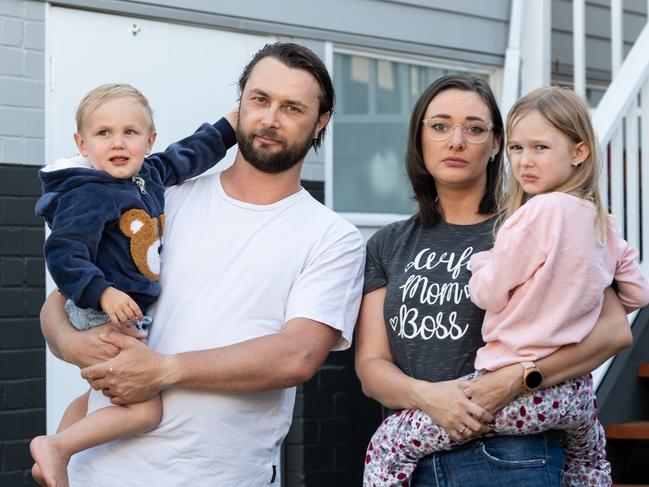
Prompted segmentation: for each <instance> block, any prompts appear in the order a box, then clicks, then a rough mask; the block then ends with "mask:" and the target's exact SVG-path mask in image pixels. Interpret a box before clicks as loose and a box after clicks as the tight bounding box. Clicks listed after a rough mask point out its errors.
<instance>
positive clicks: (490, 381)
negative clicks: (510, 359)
mask: <svg viewBox="0 0 649 487" xmlns="http://www.w3.org/2000/svg"><path fill="white" fill-rule="evenodd" d="M468 384H469V385H468V387H467V388H466V389H465V391H464V393H465V394H466V396H467V397H468V398H469V399H471V400H472V401H473V402H475V403H477V404H479V405H480V406H482V407H483V408H485V409H486V410H487V411H489V412H490V413H492V414H495V413H497V412H498V411H500V410H501V409H502V408H504V407H505V406H507V404H509V403H510V402H512V401H513V400H514V399H515V398H516V396H518V395H519V394H521V393H522V392H523V369H522V368H521V366H520V364H512V365H508V366H506V367H501V368H500V369H498V370H495V371H493V372H486V373H484V374H482V375H479V376H478V377H475V378H473V379H471V380H470V381H468Z"/></svg>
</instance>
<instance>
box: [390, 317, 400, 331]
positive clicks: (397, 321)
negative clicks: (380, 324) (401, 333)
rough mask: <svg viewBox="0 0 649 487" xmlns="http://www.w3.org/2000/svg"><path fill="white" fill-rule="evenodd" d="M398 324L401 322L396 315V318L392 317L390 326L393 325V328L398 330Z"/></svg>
mask: <svg viewBox="0 0 649 487" xmlns="http://www.w3.org/2000/svg"><path fill="white" fill-rule="evenodd" d="M398 324H399V319H398V318H397V317H396V316H395V317H394V318H390V326H391V327H392V330H394V331H397V325H398Z"/></svg>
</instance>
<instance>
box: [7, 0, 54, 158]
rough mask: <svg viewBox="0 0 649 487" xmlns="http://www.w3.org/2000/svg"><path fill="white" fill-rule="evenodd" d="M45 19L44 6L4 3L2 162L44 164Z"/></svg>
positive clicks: (17, 1)
mask: <svg viewBox="0 0 649 487" xmlns="http://www.w3.org/2000/svg"><path fill="white" fill-rule="evenodd" d="M44 19H45V4H44V3H41V2H33V1H27V0H0V163H8V164H30V165H40V164H42V163H43V158H44V133H45V122H44V120H45V118H44V117H45V115H44V113H45V111H44V98H45V89H44V78H45V73H44V66H45V59H44V51H45V20H44Z"/></svg>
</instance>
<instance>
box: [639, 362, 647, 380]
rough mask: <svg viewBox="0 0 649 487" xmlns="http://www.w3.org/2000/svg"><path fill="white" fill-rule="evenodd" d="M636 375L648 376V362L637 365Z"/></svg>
mask: <svg viewBox="0 0 649 487" xmlns="http://www.w3.org/2000/svg"><path fill="white" fill-rule="evenodd" d="M638 377H644V378H647V377H649V364H640V365H638Z"/></svg>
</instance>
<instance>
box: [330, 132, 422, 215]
mask: <svg viewBox="0 0 649 487" xmlns="http://www.w3.org/2000/svg"><path fill="white" fill-rule="evenodd" d="M335 131H336V135H335V138H336V141H335V143H334V161H336V162H335V167H334V181H333V184H334V191H335V198H334V200H335V207H336V210H337V211H344V212H360V213H403V214H411V213H414V211H415V210H416V206H415V205H414V204H413V202H412V201H411V200H410V199H409V197H408V196H409V193H410V183H409V182H408V180H407V179H406V175H405V166H404V164H403V147H405V145H406V131H407V122H406V121H405V120H402V121H397V122H394V121H393V122H384V123H374V124H373V123H367V122H363V121H358V122H352V121H350V122H340V121H339V122H337V123H336V128H335Z"/></svg>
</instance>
